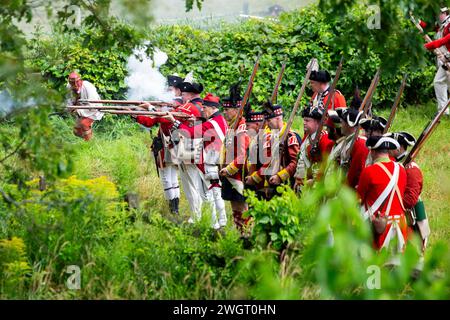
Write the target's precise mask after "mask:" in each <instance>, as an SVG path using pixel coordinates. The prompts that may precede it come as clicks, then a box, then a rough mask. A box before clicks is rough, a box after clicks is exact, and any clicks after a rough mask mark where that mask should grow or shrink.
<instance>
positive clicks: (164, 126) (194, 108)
mask: <svg viewBox="0 0 450 320" xmlns="http://www.w3.org/2000/svg"><path fill="white" fill-rule="evenodd" d="M201 102H202V100H201V99H194V100H193V101H192V102H188V103H185V104H182V105H179V106H177V107H176V108H175V110H174V111H175V112H183V113H186V114H188V115H190V116H193V117H196V118H200V117H201V116H202V104H201ZM136 121H137V122H138V123H140V124H142V125H143V126H146V127H148V128H151V127H153V126H155V125H157V124H160V131H159V132H158V134H160V133H161V132H162V133H163V134H164V135H166V136H169V135H170V129H171V128H172V126H173V123H172V122H171V121H169V120H167V119H163V118H152V117H147V116H137V117H136ZM181 121H182V120H181ZM184 123H186V124H187V123H188V122H187V121H185V122H184ZM164 159H165V154H164V149H162V150H161V151H160V153H159V155H158V167H160V168H163V167H164V166H165V161H164Z"/></svg>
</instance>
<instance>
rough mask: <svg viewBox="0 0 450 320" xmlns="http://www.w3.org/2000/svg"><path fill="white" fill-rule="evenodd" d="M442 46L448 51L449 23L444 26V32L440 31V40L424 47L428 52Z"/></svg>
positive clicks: (449, 40)
mask: <svg viewBox="0 0 450 320" xmlns="http://www.w3.org/2000/svg"><path fill="white" fill-rule="evenodd" d="M442 46H446V47H447V49H448V50H450V23H449V24H447V26H445V28H444V30H443V31H442V38H440V39H436V40H434V41H431V42H429V43H426V44H425V47H426V48H427V49H428V50H434V49H437V48H440V47H442Z"/></svg>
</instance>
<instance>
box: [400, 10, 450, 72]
mask: <svg viewBox="0 0 450 320" xmlns="http://www.w3.org/2000/svg"><path fill="white" fill-rule="evenodd" d="M409 16H410V18H411V21H412V23H414V25H415V26H416V28H417V29H419V31H420V33H421V34H422V36H423V38H424V39H425V41H426V42H427V43H429V42H432V41H433V40H431V38H430V37H429V36H428V35H427V34H426V33H425V31H423V28H422V26H421V25H420V24H419V23H418V22H417V20H416V18H414V16H413V14H412V12H410V13H409ZM433 53H434V54H435V55H436V56H437V58H438V59H439V60H441V62H442V63H443V64H444V65H445V67H446V68H447V69H448V70H450V62H449V61H448V60H447V58H446V56H445V53H446V52H445V51H443V50H442V49H441V48H437V49H434V50H433Z"/></svg>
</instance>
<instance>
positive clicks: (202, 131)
mask: <svg viewBox="0 0 450 320" xmlns="http://www.w3.org/2000/svg"><path fill="white" fill-rule="evenodd" d="M330 80H331V76H330V74H329V73H328V72H327V71H324V70H316V71H313V72H312V73H311V76H310V78H309V81H310V86H311V88H312V90H313V92H314V94H313V96H312V97H311V100H310V103H309V105H308V106H307V107H305V108H304V109H303V110H302V113H301V116H302V118H303V124H304V136H303V138H300V136H299V135H298V134H297V133H296V132H294V131H293V130H289V132H288V138H287V143H286V146H285V147H283V148H280V145H279V139H280V137H281V136H283V134H284V133H285V132H284V131H285V130H286V122H284V120H283V116H284V113H283V107H282V106H281V105H276V104H275V105H273V104H271V103H269V102H268V103H266V104H265V106H264V111H262V112H261V111H252V110H249V111H247V112H246V113H245V116H244V117H242V118H241V119H238V120H237V119H236V118H237V117H238V111H239V109H240V108H241V103H242V97H241V96H240V94H239V90H238V86H237V85H234V86H232V87H231V88H230V95H229V97H226V98H223V99H222V108H223V115H222V114H221V112H220V99H219V97H216V96H214V95H212V94H211V93H208V94H206V96H205V97H204V98H203V99H201V98H200V94H201V93H202V91H203V87H202V85H201V84H198V83H195V82H194V81H192V80H191V82H189V81H186V79H184V80H183V79H182V78H179V77H175V76H170V77H169V78H168V81H169V86H170V89H171V90H173V91H174V92H175V93H176V94H177V96H180V97H181V100H182V101H183V103H181V100H180V99H179V98H177V99H176V103H177V104H178V105H177V107H176V108H175V111H176V112H184V113H186V114H188V115H190V116H191V118H190V119H188V120H186V119H176V118H175V117H174V116H173V115H172V114H168V115H167V116H164V117H161V118H151V117H146V116H137V117H136V120H137V122H138V123H140V124H143V125H145V126H149V127H150V126H153V125H156V124H159V125H160V131H159V134H160V136H161V138H162V141H163V144H162V145H163V147H162V148H161V150H160V153H159V155H158V159H159V162H158V163H159V164H158V166H159V167H160V176H161V179H162V182H163V186H164V189H165V192H166V197H167V199H168V200H169V201H173V199H178V198H179V187H178V183H177V178H176V172H177V168H178V172H179V174H180V178H181V182H182V185H183V190H184V191H185V194H186V197H187V199H188V202H189V204H190V208H191V211H192V213H193V215H192V216H191V218H190V220H189V222H195V221H197V220H198V219H199V218H200V217H201V207H202V202H209V203H210V207H211V209H212V212H213V214H212V218H213V226H214V228H220V227H222V226H224V225H226V223H227V219H226V213H225V206H224V203H223V201H224V200H225V201H230V204H231V208H232V215H233V220H234V223H235V225H236V227H237V228H238V229H239V230H240V231H241V232H242V233H245V232H246V231H248V229H247V228H248V227H249V225H250V218H249V217H246V216H245V212H246V211H247V210H248V205H247V203H246V197H245V193H244V190H245V189H250V190H254V191H255V192H256V193H257V195H258V196H259V197H260V198H261V199H265V200H270V199H271V198H272V197H274V196H276V195H277V191H276V187H277V186H279V185H282V184H288V185H290V186H291V187H293V188H295V189H297V190H298V191H300V192H301V189H302V187H303V186H304V185H305V184H313V183H314V181H316V180H317V179H320V177H321V176H323V175H324V174H326V171H327V169H328V168H329V167H331V164H332V163H335V164H337V165H338V167H340V168H341V170H342V171H343V172H345V174H346V181H347V184H348V185H349V186H350V187H352V188H354V189H355V190H356V192H357V193H358V195H359V197H360V199H361V203H362V207H363V215H364V217H365V218H367V219H370V220H371V221H372V224H373V226H374V228H373V229H374V231H375V232H374V246H375V248H377V249H381V248H383V247H387V246H388V245H389V242H390V241H391V240H392V239H394V238H396V239H397V240H398V241H397V243H398V250H399V251H402V250H403V249H404V246H405V244H406V242H407V239H408V232H409V233H411V232H413V231H414V230H416V231H418V232H419V233H420V235H421V237H422V239H423V243H424V247H425V244H426V240H427V238H428V235H429V228H428V224H427V220H426V215H425V212H424V210H423V203H421V201H420V194H421V192H422V186H423V176H422V173H421V171H420V168H419V166H418V165H417V164H416V163H414V162H412V163H410V164H408V166H406V167H403V166H402V165H401V161H402V159H403V158H404V157H405V155H406V153H407V148H408V147H409V146H411V145H414V143H415V139H414V137H413V136H412V135H411V134H409V133H407V132H396V133H389V134H384V135H383V131H384V128H385V126H386V123H387V120H386V119H384V118H382V117H378V116H374V115H372V116H370V117H364V118H363V117H362V112H360V111H358V108H359V105H360V104H361V99H360V98H359V95H358V94H355V97H354V98H353V100H352V102H351V105H350V106H349V107H347V104H346V99H345V98H344V96H343V95H342V94H341V93H340V92H339V91H338V90H336V91H335V94H334V98H333V101H332V103H330V104H329V105H330V107H329V110H324V106H325V105H326V102H327V99H329V97H330V93H329V90H330V84H329V82H330ZM143 107H147V105H143ZM324 112H327V113H328V121H327V122H326V127H327V130H323V131H321V132H319V138H318V148H314V147H313V144H312V141H313V140H314V139H315V138H316V137H315V135H316V134H317V132H318V129H319V125H320V120H321V118H322V115H323V113H324ZM235 121H239V122H238V124H237V125H236V126H235V128H236V130H234V128H233V124H234V123H235ZM359 127H361V128H362V129H363V134H362V135H360V134H359V130H358V128H359ZM355 134H357V135H358V137H357V139H356V141H355V143H354V145H353V146H352V150H351V153H350V156H348V151H349V148H350V146H351V144H352V143H351V142H352V140H353V138H354V135H355ZM183 139H184V140H183ZM277 143H278V145H277ZM280 149H282V150H281V151H280ZM169 154H170V155H171V156H170V157H167V156H166V155H169ZM174 159H177V160H178V161H173V160H174ZM324 161H326V162H327V164H328V165H327V166H323V165H322V164H323V162H324ZM170 167H171V169H165V168H170ZM324 167H325V168H326V169H325V170H323V168H324ZM165 172H171V173H165ZM168 177H169V178H168ZM170 190H172V191H173V190H176V192H172V193H170ZM168 191H169V192H168ZM418 204H419V205H418ZM171 209H172V212H174V213H177V212H178V200H175V202H174V203H173V205H172V206H171ZM408 212H410V213H409V214H407V213H408ZM407 217H408V219H410V220H411V219H413V220H417V221H412V220H411V221H407ZM408 225H409V228H408Z"/></svg>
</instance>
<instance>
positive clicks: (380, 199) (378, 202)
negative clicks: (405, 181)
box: [363, 163, 400, 219]
mask: <svg viewBox="0 0 450 320" xmlns="http://www.w3.org/2000/svg"><path fill="white" fill-rule="evenodd" d="M377 165H379V166H380V167H381V168H383V167H384V166H383V165H382V164H381V163H377ZM385 169H386V168H385ZM386 170H387V169H386ZM399 171H400V170H399V166H398V164H397V163H394V175H393V176H392V177H391V180H390V181H389V183H388V185H387V186H386V188H385V189H384V190H383V192H382V193H381V194H380V196H379V197H378V199H377V200H375V202H374V203H373V204H372V206H371V207H370V208H369V209H367V210H366V211H365V212H364V213H363V216H364V219H368V218H369V217H370V216H372V215H373V213H374V212H376V211H377V210H378V209H379V208H380V207H381V206H382V205H383V203H384V202H385V201H386V199H387V197H388V196H389V194H390V193H391V192H392V191H393V190H394V188H395V186H396V184H397V181H398V175H399ZM388 172H389V171H388Z"/></svg>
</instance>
